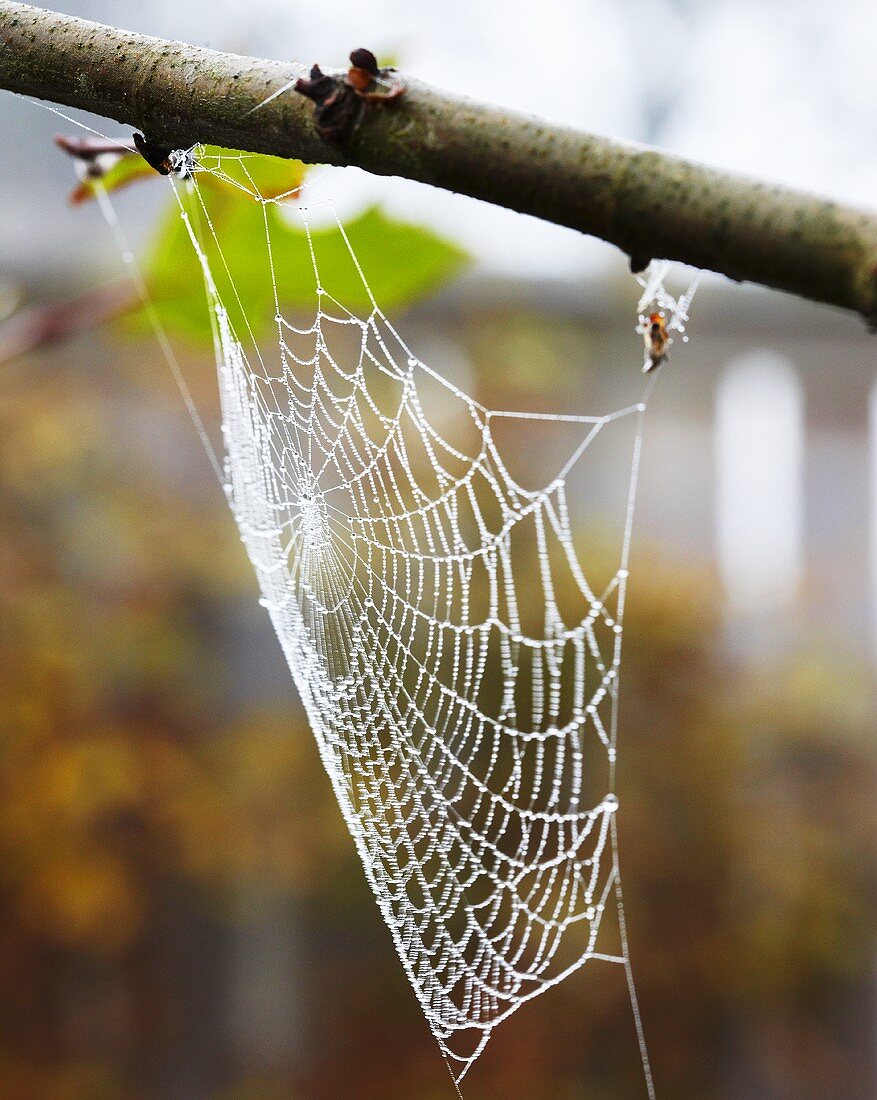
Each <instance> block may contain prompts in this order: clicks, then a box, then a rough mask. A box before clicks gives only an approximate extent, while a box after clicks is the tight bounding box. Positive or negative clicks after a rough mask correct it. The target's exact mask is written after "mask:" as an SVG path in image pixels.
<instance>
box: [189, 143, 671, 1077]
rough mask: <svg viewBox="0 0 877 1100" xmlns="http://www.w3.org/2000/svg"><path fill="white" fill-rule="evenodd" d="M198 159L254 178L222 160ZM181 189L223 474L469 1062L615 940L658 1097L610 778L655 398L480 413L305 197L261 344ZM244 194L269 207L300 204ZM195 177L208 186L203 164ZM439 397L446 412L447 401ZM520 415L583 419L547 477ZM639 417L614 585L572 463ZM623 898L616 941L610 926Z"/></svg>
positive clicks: (394, 905)
mask: <svg viewBox="0 0 877 1100" xmlns="http://www.w3.org/2000/svg"><path fill="white" fill-rule="evenodd" d="M243 159H245V158H243ZM187 163H188V166H189V168H190V170H191V168H192V162H191V161H189V162H187ZM194 163H195V165H196V168H195V171H196V173H197V171H205V170H209V171H213V172H215V173H217V174H219V175H221V176H223V177H224V178H225V179H226V182H229V183H233V184H235V185H236V186H240V184H239V183H237V181H236V180H235V179H234V178H233V177H231V176H228V175H226V174H225V173H224V171H223V165H222V159H221V158H217V159H216V160H215V162H213V163H212V164H211V162H210V161H209V160H208V161H206V162H205V161H203V160H201V161H198V160H196V161H195V162H194ZM176 186H177V196H178V198H179V199H180V207H181V216H182V217H183V219H184V221H185V223H186V226H187V228H188V230H189V235H190V237H191V240H192V243H193V245H194V247H195V249H196V252H197V254H198V257H199V259H200V261H201V264H202V268H203V272H204V278H205V285H206V289H207V298H208V304H209V308H210V312H211V315H212V321H213V327H214V335H215V343H216V354H217V366H218V374H219V385H220V394H221V402H222V412H223V433H224V441H225V448H226V472H227V484H226V492H227V494H228V497H229V501H230V504H231V507H232V510H233V513H234V515H235V518H236V520H237V523H238V526H239V529H240V533H241V537H242V540H243V542H244V544H245V546H246V549H247V552H248V554H249V556H250V559H251V561H252V563H253V565H254V567H255V571H256V574H257V577H258V580H259V584H260V587H261V591H262V600H261V602H262V603H263V605H264V606H265V607H266V608H267V609H268V612H269V614H270V616H271V620H272V623H273V625H274V628H275V630H276V632H277V636H278V638H279V640H280V642H281V645H282V647H283V650H284V653H285V655H286V658H287V661H288V663H289V667H290V669H291V671H292V675H293V678H294V680H295V683H296V685H297V687H298V690H299V693H300V695H301V698H302V700H303V702H304V705H305V708H306V710H307V713H308V716H309V718H310V722H311V726H312V728H313V731H314V735H315V737H316V741H317V745H318V748H319V751H320V754H321V757H322V760H323V763H324V765H325V768H326V771H327V773H328V775H329V777H330V780H331V782H332V785H333V787H334V790H335V794H336V796H337V799H338V803H339V805H340V807H341V812H342V814H343V816H344V820H345V822H346V823H347V826H348V828H349V830H350V833H351V835H352V837H353V840H354V842H355V844H356V847H357V850H358V852H359V855H360V858H361V860H362V864H363V867H364V869H365V874H366V877H367V879H368V882H369V884H370V886H371V888H372V890H373V892H374V894H375V897H376V899H377V902H378V906H379V907H380V910H381V913H382V915H383V917H384V920H385V921H386V923H387V926H388V927H389V929H390V932H391V934H392V937H393V941H394V943H395V946H396V949H397V951H398V954H399V957H400V959H401V961H402V964H403V966H404V968H405V971H406V973H407V975H408V978H409V980H410V982H411V985H412V987H413V988H414V991H415V994H416V995H417V998H418V1000H419V1002H420V1004H421V1007H422V1009H423V1011H424V1013H425V1016H426V1019H427V1021H428V1024H429V1026H430V1028H431V1030H432V1032H433V1034H434V1035H435V1037H436V1039H437V1040H438V1043H439V1046H440V1048H441V1051H442V1053H443V1055H444V1057H445V1058H446V1060H447V1062H448V1065H449V1067H450V1069H451V1072H452V1076H453V1078H454V1080H455V1083H456V1084H457V1085H458V1086H459V1083H460V1081H461V1080H462V1079H463V1077H464V1076H465V1075H466V1073H467V1072H468V1070H469V1069H470V1067H471V1066H472V1064H473V1063H474V1061H475V1060H476V1059H477V1057H478V1056H479V1055H480V1054H481V1052H482V1051H483V1050H484V1047H485V1045H486V1044H487V1041H488V1039H489V1038H490V1036H491V1034H492V1031H493V1029H494V1028H495V1027H496V1026H497V1025H498V1024H499V1023H500V1022H501V1021H502V1020H504V1019H506V1018H508V1017H509V1016H510V1015H511V1014H512V1013H513V1012H515V1011H516V1010H517V1009H518V1008H519V1007H520V1006H521V1005H522V1004H523V1003H524V1002H526V1001H528V1000H531V999H532V998H534V997H536V996H538V995H539V994H540V993H543V992H545V991H546V990H548V989H550V988H551V987H552V986H554V985H556V984H558V983H559V982H560V981H562V980H563V979H564V978H565V977H567V976H568V975H570V974H571V973H573V972H574V971H576V970H578V969H579V968H580V967H581V966H583V965H584V964H585V963H586V962H587V961H588V960H590V959H601V960H604V961H607V962H612V963H616V964H620V965H622V966H624V967H625V969H626V972H627V978H628V983H629V989H630V994H631V1001H632V1005H633V1010H634V1017H635V1023H636V1028H637V1035H638V1039H639V1043H640V1052H641V1055H642V1061H643V1069H644V1073H645V1078H646V1085H647V1091H648V1093H649V1094H650V1095H653V1088H652V1081H651V1074H650V1070H649V1065H648V1058H647V1053H646V1048H645V1042H644V1038H643V1033H642V1026H641V1021H640V1018H639V1012H638V1009H637V1004H636V994H635V990H634V986H633V979H632V973H631V969H630V963H629V955H628V950H627V940H626V932H625V925H624V914H623V909H622V904H621V882H620V872H619V864H618V852H617V843H616V836H617V834H616V827H615V813H616V810H617V807H618V800H617V797H616V795H615V792H614V789H613V788H614V776H615V761H616V728H617V693H618V673H619V668H620V663H621V643H622V634H623V616H624V600H625V590H626V585H627V578H628V570H627V564H628V554H629V547H630V537H631V524H632V518H633V506H634V498H635V491H636V482H637V473H638V466H639V455H640V447H641V429H642V417H643V413H644V410H645V404H644V402H639V403H636V404H633V405H630V406H628V407H626V408H622V409H619V410H616V411H613V412H610V413H607V414H603V415H599V416H574V415H561V416H556V417H555V416H548V415H546V414H526V413H518V412H503V411H496V410H492V409H488V408H485V407H484V406H483V405H482V404H480V403H479V402H478V401H476V400H474V399H473V398H472V397H470V396H468V395H467V394H466V393H464V392H463V391H462V390H461V389H459V388H458V387H457V386H455V385H453V384H452V383H451V382H449V381H448V380H446V379H445V378H443V377H442V376H441V375H440V374H438V373H437V372H436V371H434V370H433V369H432V368H431V367H429V366H428V365H427V364H426V363H424V362H423V361H421V360H420V359H419V358H418V357H417V356H416V355H414V354H413V353H412V352H411V351H410V350H409V348H408V347H407V346H406V345H405V343H404V342H403V340H402V339H401V337H400V336H399V334H398V333H397V332H396V330H395V329H394V328H393V326H392V325H391V324H390V322H389V321H388V320H387V318H386V317H385V316H384V314H383V313H382V312H381V310H380V308H379V307H378V306H377V304H376V303H375V301H374V299H373V298H372V297H371V292H370V290H369V288H368V283H367V282H366V279H365V276H364V275H363V274H362V271H361V269H360V268H359V264H358V262H357V261H356V257H355V255H354V254H353V250H352V249H351V248H350V245H349V242H348V241H347V237H346V234H344V230H343V227H342V226H341V223H340V222H337V224H338V227H339V229H340V231H341V233H342V235H344V240H345V242H346V243H347V247H348V250H349V252H350V257H351V260H352V262H353V263H354V264H356V267H357V271H358V272H359V275H360V277H361V278H362V283H363V287H364V288H365V290H366V292H367V293H368V296H369V299H370V301H371V307H372V308H371V310H370V312H369V314H368V315H367V316H366V317H364V318H360V317H357V316H355V315H354V314H353V313H351V312H350V311H348V310H347V309H346V308H345V307H344V306H343V305H342V304H341V303H340V302H338V301H336V300H335V299H334V298H333V297H332V295H331V294H330V293H329V291H328V290H327V289H326V288H325V287H324V286H323V285H322V282H321V277H320V270H319V263H318V258H317V255H316V250H315V247H314V239H313V236H312V234H311V231H310V229H309V225H308V211H307V209H306V208H305V207H303V206H302V207H298V214H299V216H300V218H301V222H302V225H303V228H304V230H305V232H306V234H307V238H308V244H309V251H310V258H311V263H312V266H313V275H314V284H315V292H316V297H317V309H316V314H315V317H314V320H313V322H312V324H310V325H309V326H307V327H304V328H300V327H296V326H295V325H294V324H293V323H292V322H291V321H290V320H288V319H287V318H286V317H284V316H283V314H282V312H281V309H280V305H279V298H280V296H279V295H278V277H279V278H280V279H282V277H283V273H282V272H280V273H279V276H278V273H277V272H276V271H275V269H274V264H273V261H272V249H271V233H270V229H269V223H268V220H267V218H266V220H265V230H266V240H265V260H266V264H267V265H268V268H269V270H270V275H271V281H272V287H273V293H274V300H275V304H276V323H277V345H278V354H277V358H276V360H274V361H272V362H268V361H267V360H266V358H264V357H263V356H262V355H261V354H260V353H259V352H258V351H257V350H256V348H255V344H254V343H253V342H251V344H252V350H251V351H250V352H247V351H246V350H245V347H244V343H243V342H242V340H241V339H240V338H239V336H238V334H237V333H236V332H235V331H234V329H233V326H232V322H231V320H230V316H229V310H228V309H227V307H226V305H225V304H224V303H223V300H222V295H221V294H220V292H219V291H218V289H217V281H216V279H215V278H214V271H213V269H212V266H211V262H210V260H209V259H208V255H207V251H206V249H205V248H204V247H203V246H202V242H203V240H204V237H205V235H206V236H207V237H208V238H211V239H212V242H213V244H215V245H216V248H217V250H218V255H219V257H220V263H221V264H222V265H223V266H224V268H225V272H224V276H225V277H227V278H228V280H229V285H231V286H232V287H233V274H232V272H231V271H229V270H228V265H227V264H225V260H224V257H223V256H222V250H221V243H220V241H219V239H218V236H217V233H216V231H215V227H214V226H213V225H212V223H211V221H210V218H209V214H208V211H207V207H206V205H205V204H204V202H203V200H202V201H200V202H197V201H196V203H195V204H194V206H193V208H192V212H191V213H190V211H189V209H188V208H187V203H186V201H185V198H184V197H183V196H182V195H181V191H182V189H181V188H180V186H179V185H176ZM246 189H248V190H251V194H252V196H253V199H254V200H255V201H258V202H260V203H262V204H263V206H267V204H268V203H270V202H284V201H287V202H292V203H293V205H295V203H296V202H297V201H298V200H297V198H295V197H293V196H290V197H289V198H288V199H287V198H285V197H283V196H281V197H280V198H279V199H278V198H271V199H265V198H263V197H262V196H261V195H260V194H259V193H258V191H257V190H256V188H255V186H253V187H252V189H249V188H246ZM190 190H191V192H192V194H193V195H194V196H195V197H196V199H200V198H201V195H200V191H199V188H198V185H197V175H196V179H195V181H194V182H193V183H192V184H191V187H190ZM336 221H337V220H336ZM205 227H206V228H205ZM664 273H665V269H659V270H658V271H657V272H656V271H654V270H653V271H652V272H651V273H650V277H649V278H648V279H643V280H641V282H642V285H643V288H644V295H643V300H642V301H641V303H640V310H641V311H642V309H644V308H645V307H646V306H647V305H648V304H649V303H658V304H660V305H661V306H663V307H665V308H670V307H671V306H672V308H673V314H672V321H673V326H674V327H676V328H679V329H681V328H683V324H682V322H683V321H684V320H685V316H686V310H687V305H688V303H689V301H690V296H691V295H690V293H689V296H688V298H687V299H680V302H679V303H676V302H674V301H673V300H672V299H671V298H670V296H669V295H668V294H667V292H666V290H665V288H664V286H663V275H664ZM677 306H678V313H677ZM339 335H340V336H341V337H342V338H345V337H346V351H345V355H344V356H343V357H342V355H340V354H338V353H336V351H335V350H334V347H335V344H336V342H337V339H338V337H339ZM341 342H342V344H344V339H342V341H341ZM342 350H345V348H342ZM430 401H432V403H433V404H435V405H437V406H440V407H441V415H440V416H438V417H436V416H435V415H433V417H432V419H431V418H430V412H429V410H430ZM511 420H517V421H519V422H520V424H521V428H522V429H523V428H524V427H525V425H526V424H527V422H531V423H532V422H534V421H544V420H549V421H553V422H556V423H558V424H564V425H566V426H567V427H569V426H572V427H574V428H575V429H576V433H577V442H576V444H575V446H573V447H572V449H571V451H570V453H569V456H568V458H567V459H566V461H565V463H563V464H562V466H561V468H560V469H559V470H558V471H557V473H556V475H555V476H554V477H553V478H552V479H551V480H550V481H549V482H548V483H547V484H545V485H543V486H541V487H538V488H536V489H533V488H525V487H524V486H523V485H522V484H520V483H519V481H516V480H515V478H514V477H513V476H512V475H511V473H510V471H509V468H508V465H507V463H506V461H505V460H504V456H503V448H502V446H501V445H500V443H499V442H498V440H497V428H498V426H499V425H500V424H501V423H502V422H506V423H508V422H509V421H511ZM631 420H633V421H634V422H635V430H634V432H633V446H632V452H631V455H630V476H629V480H628V488H627V500H626V511H625V518H624V525H623V533H622V538H621V546H620V548H618V549H617V551H616V553H617V559H616V565H615V567H614V569H613V571H612V575H611V578H610V580H609V583H608V584H605V585H604V586H603V587H601V588H600V589H599V590H598V589H597V588H595V587H594V586H593V585H592V584H591V583H590V582H589V579H588V569H587V563H586V562H584V561H582V560H581V558H580V556H579V554H578V553H577V550H576V546H575V541H574V537H573V531H572V528H571V520H570V507H569V502H568V484H567V483H568V478H569V476H570V475H571V474H572V473H573V472H574V471H575V469H576V468H577V467H578V465H579V464H580V463H582V462H584V461H586V460H587V452H588V449H589V447H590V446H591V444H592V443H593V441H594V440H595V439H596V438H597V437H598V436H599V435H600V434H601V433H605V432H607V431H611V430H612V428H613V427H614V426H615V425H617V424H619V423H621V422H623V421H628V422H630V421H631ZM448 426H453V431H452V432H451V431H449V427H448ZM561 575H563V578H562V577H561ZM561 589H563V593H564V598H563V599H562V598H561V595H560V592H561ZM570 592H571V593H572V595H571V596H570ZM534 593H535V594H534ZM525 605H526V606H525ZM535 605H537V606H536V611H535V613H534V606H535ZM613 894H614V900H615V903H616V906H617V924H616V928H617V935H616V941H617V942H618V944H619V946H618V947H617V949H615V950H611V949H603V948H602V943H600V944H598V938H599V934H600V930H601V924H602V923H603V919H604V914H605V913H606V911H607V907H608V906H609V903H610V900H611V899H612V896H613Z"/></svg>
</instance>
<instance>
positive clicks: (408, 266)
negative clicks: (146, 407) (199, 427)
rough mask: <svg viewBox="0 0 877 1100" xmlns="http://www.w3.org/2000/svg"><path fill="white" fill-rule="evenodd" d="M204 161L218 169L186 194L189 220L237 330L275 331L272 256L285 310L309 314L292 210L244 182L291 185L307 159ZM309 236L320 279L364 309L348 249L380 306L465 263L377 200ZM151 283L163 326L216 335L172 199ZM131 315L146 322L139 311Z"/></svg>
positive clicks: (223, 156) (411, 295) (299, 230)
mask: <svg viewBox="0 0 877 1100" xmlns="http://www.w3.org/2000/svg"><path fill="white" fill-rule="evenodd" d="M208 158H215V159H208ZM203 163H205V165H207V166H208V167H210V168H213V167H214V166H215V165H217V164H219V165H220V171H221V173H222V176H223V178H217V177H216V176H214V175H213V174H212V173H208V172H204V173H199V174H198V176H197V185H198V190H197V192H196V193H193V194H192V195H191V196H190V202H191V206H190V224H191V225H192V227H193V230H194V231H195V232H196V233H197V234H198V238H199V241H200V244H201V247H202V248H203V250H204V253H205V254H206V255H207V257H208V260H209V263H210V267H211V271H212V273H213V277H214V279H215V281H216V284H217V288H218V290H219V293H220V296H221V298H222V300H223V303H224V304H225V306H226V308H227V309H228V311H229V316H230V320H231V322H232V325H233V327H234V329H235V331H237V332H238V333H239V334H240V335H241V336H245V335H246V334H247V333H248V332H252V335H253V338H254V339H256V340H259V339H263V338H265V337H266V336H268V335H269V334H270V333H272V331H273V328H274V315H275V311H276V306H275V298H274V294H275V290H274V284H273V282H272V277H271V274H272V261H273V267H274V271H275V272H276V276H277V295H278V301H279V305H280V309H281V311H282V312H284V313H286V312H289V313H292V314H295V313H305V314H312V313H313V312H314V311H315V309H316V306H317V292H316V291H317V283H316V277H315V274H314V264H313V261H312V259H311V250H310V247H309V245H308V238H307V234H306V233H305V231H304V228H303V227H302V226H301V225H300V224H297V221H298V218H297V215H296V213H295V212H294V210H293V209H290V208H287V209H284V207H283V205H282V204H280V203H271V202H269V203H266V204H262V203H259V202H257V201H254V199H253V198H252V197H251V195H249V194H245V193H244V192H243V191H241V190H240V188H241V187H242V186H244V185H246V187H247V189H248V190H252V187H253V182H255V181H258V182H257V189H258V191H259V192H260V193H261V194H263V195H267V194H272V193H273V194H275V195H276V194H285V193H286V192H287V191H289V190H290V189H291V187H290V185H291V186H292V188H297V187H298V186H299V185H300V183H301V180H302V175H303V171H304V166H301V165H298V164H297V162H293V161H283V160H280V159H279V158H276V157H253V158H251V157H249V156H246V157H240V156H238V155H237V154H227V153H225V152H224V151H218V152H213V151H211V152H209V153H205V154H204V161H203ZM230 181H233V182H230ZM345 232H346V234H347V238H348V240H349V242H350V248H348V245H347V243H346V242H345V238H344V233H345ZM311 239H312V242H313V248H314V255H315V257H316V263H317V268H318V270H319V274H320V281H321V285H322V286H323V288H324V289H325V290H326V292H327V293H328V294H329V295H330V296H331V297H332V298H334V299H335V300H336V301H337V302H339V303H340V304H341V305H342V306H343V307H345V308H346V309H348V310H350V311H351V312H352V313H356V314H358V315H360V316H362V315H367V314H368V313H370V312H371V310H372V308H373V303H372V299H371V297H370V296H369V292H368V289H367V287H366V285H365V283H364V282H363V278H362V276H361V275H360V273H359V271H358V270H357V265H356V262H355V261H354V259H353V256H352V255H351V250H350V249H351V248H352V250H353V253H354V254H355V255H356V257H357V259H358V260H359V263H360V265H361V267H362V271H363V273H364V276H365V279H366V280H367V281H368V285H369V287H370V288H371V291H372V293H373V294H374V299H375V301H376V303H377V304H378V305H379V306H380V307H381V308H382V309H385V310H389V309H400V308H402V307H404V306H406V305H408V304H409V303H410V302H412V301H414V300H416V299H418V298H421V297H423V296H425V295H426V294H428V293H429V292H431V291H433V290H435V289H436V288H437V287H439V286H441V285H442V284H443V283H445V282H447V281H448V280H449V279H450V278H452V277H453V276H454V275H456V274H457V273H458V272H459V270H460V269H461V267H462V266H463V265H464V264H465V263H466V262H467V257H466V254H465V253H464V252H462V251H461V250H460V249H459V248H457V247H456V246H455V245H453V244H451V243H449V242H448V241H445V240H442V239H441V238H440V237H438V236H437V235H435V234H434V233H432V232H431V231H429V230H427V229H423V228H420V227H418V226H414V225H410V224H407V223H405V222H400V221H396V220H395V219H393V218H390V217H388V216H387V215H386V214H385V213H384V212H383V211H382V210H381V209H380V208H379V207H377V206H373V207H370V208H369V209H367V210H365V211H364V212H363V213H362V214H360V215H358V216H357V217H355V218H353V219H352V220H351V221H350V222H348V223H347V224H346V225H345V226H344V231H342V230H341V229H340V228H339V227H338V226H335V225H333V226H330V227H328V228H323V229H315V230H313V231H312V233H311ZM269 241H270V254H269ZM217 242H218V243H217ZM220 250H221V251H220ZM147 282H148V285H149V289H150V294H151V296H152V298H153V301H154V303H155V307H156V310H157V312H158V315H159V317H160V319H161V321H162V323H163V324H164V325H165V327H166V328H167V329H168V330H169V331H171V332H173V333H176V334H179V335H183V336H186V337H188V338H191V339H194V340H197V341H199V342H207V343H212V329H211V324H210V316H209V312H208V308H207V302H206V295H205V289H204V279H203V274H202V271H201V265H200V262H199V260H198V258H197V256H196V255H195V252H194V249H193V247H192V244H191V241H190V239H189V235H188V231H187V229H186V227H185V225H184V224H183V222H182V220H181V218H180V215H179V209H178V207H177V205H176V203H174V205H173V207H172V208H171V209H170V210H169V211H168V213H167V214H166V216H165V218H164V220H163V222H162V224H161V226H160V228H159V231H158V233H157V235H156V239H155V243H154V247H153V251H152V255H151V257H150V260H149V262H148V265H147ZM133 323H134V324H135V325H136V326H137V327H138V328H139V327H142V324H143V317H142V316H141V317H139V318H135V319H134V322H133Z"/></svg>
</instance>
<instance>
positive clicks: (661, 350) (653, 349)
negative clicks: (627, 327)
mask: <svg viewBox="0 0 877 1100" xmlns="http://www.w3.org/2000/svg"><path fill="white" fill-rule="evenodd" d="M642 334H643V341H644V342H645V345H646V361H645V363H643V374H651V373H652V371H654V370H657V369H658V367H660V366H661V365H662V364H663V363H666V362H667V360H668V359H669V358H670V334H669V333H668V332H667V321H666V318H665V317H664V314H663V313H650V314H649V316H648V320H647V321H646V322H645V324H644V325H643V327H642Z"/></svg>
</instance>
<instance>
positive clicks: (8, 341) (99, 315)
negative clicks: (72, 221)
mask: <svg viewBox="0 0 877 1100" xmlns="http://www.w3.org/2000/svg"><path fill="white" fill-rule="evenodd" d="M134 305H135V299H134V295H133V292H132V290H131V289H130V287H128V286H127V284H113V285H111V286H107V287H101V288H100V289H98V290H90V291H88V292H87V293H86V294H81V295H79V296H78V297H76V298H71V299H69V300H67V301H63V302H58V301H54V302H41V303H40V304H39V305H34V306H28V307H27V308H25V309H21V310H19V311H18V312H17V313H13V314H12V316H11V317H9V318H8V319H7V320H6V321H3V322H2V323H0V363H7V362H9V360H11V359H14V358H15V357H16V356H18V355H24V354H25V353H26V352H29V351H34V350H35V349H37V348H40V347H44V346H46V345H48V344H54V343H56V342H58V341H59V340H66V339H67V338H68V337H70V336H72V335H74V334H75V333H77V332H83V331H85V330H88V329H93V328H97V327H99V326H100V325H103V324H105V323H106V322H107V321H110V320H112V319H113V318H114V317H118V316H119V315H120V314H122V313H124V312H126V310H128V309H130V308H131V307H132V306H134Z"/></svg>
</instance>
